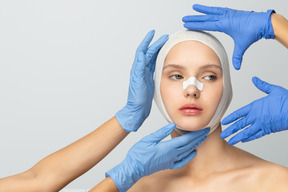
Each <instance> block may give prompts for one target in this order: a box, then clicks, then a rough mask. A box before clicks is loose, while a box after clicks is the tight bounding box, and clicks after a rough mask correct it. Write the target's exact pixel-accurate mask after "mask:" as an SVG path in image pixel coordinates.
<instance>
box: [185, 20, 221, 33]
mask: <svg viewBox="0 0 288 192" xmlns="http://www.w3.org/2000/svg"><path fill="white" fill-rule="evenodd" d="M216 22H217V21H208V22H188V23H184V27H185V28H187V29H191V30H198V31H201V30H206V31H220V32H222V31H221V29H220V28H219V27H218V25H217V24H216Z"/></svg>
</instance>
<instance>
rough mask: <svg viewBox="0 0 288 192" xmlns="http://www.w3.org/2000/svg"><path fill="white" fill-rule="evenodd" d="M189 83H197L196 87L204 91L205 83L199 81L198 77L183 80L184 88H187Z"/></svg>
mask: <svg viewBox="0 0 288 192" xmlns="http://www.w3.org/2000/svg"><path fill="white" fill-rule="evenodd" d="M189 85H195V87H197V89H199V90H200V91H202V89H203V83H201V82H200V81H198V80H197V79H196V77H190V78H189V79H187V80H186V81H184V82H183V90H185V89H186V88H187V87H188V86H189Z"/></svg>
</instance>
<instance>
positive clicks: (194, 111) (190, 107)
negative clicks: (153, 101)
mask: <svg viewBox="0 0 288 192" xmlns="http://www.w3.org/2000/svg"><path fill="white" fill-rule="evenodd" d="M179 110H180V112H181V113H182V114H184V115H198V114H200V113H202V111H203V109H202V108H201V107H199V106H198V105H196V104H195V103H188V104H186V105H183V106H182V107H180V108H179Z"/></svg>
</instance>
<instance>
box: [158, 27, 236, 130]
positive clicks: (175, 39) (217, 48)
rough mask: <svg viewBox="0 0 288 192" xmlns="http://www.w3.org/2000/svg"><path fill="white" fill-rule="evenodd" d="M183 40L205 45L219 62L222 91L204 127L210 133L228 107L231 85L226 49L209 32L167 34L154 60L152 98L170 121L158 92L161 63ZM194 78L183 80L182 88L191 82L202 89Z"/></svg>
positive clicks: (188, 31) (177, 128) (179, 128)
mask: <svg viewBox="0 0 288 192" xmlns="http://www.w3.org/2000/svg"><path fill="white" fill-rule="evenodd" d="M183 41H197V42H200V43H203V44H205V45H207V46H208V47H210V48H211V49H212V50H213V51H214V52H215V53H216V54H217V56H218V58H219V60H220V62H221V67H222V75H223V92H222V98H221V100H220V103H219V104H218V107H217V109H216V112H215V113H214V116H213V117H212V119H211V120H210V122H209V123H208V125H206V127H210V133H211V132H213V131H214V130H215V129H216V128H217V127H218V125H219V122H220V121H221V118H222V117H223V115H224V113H225V111H226V109H227V108H228V106H229V104H230V102H231V99H232V86H231V80H230V71H229V62H228V57H227V54H226V51H225V49H224V47H223V46H222V44H221V43H220V42H219V40H218V39H217V38H216V37H214V36H213V35H211V34H210V33H207V32H203V31H191V30H187V31H179V32H177V33H174V34H172V35H170V36H169V39H168V41H167V42H166V43H165V45H164V46H163V47H162V48H161V50H160V52H159V54H158V57H157V60H156V67H155V73H154V82H155V90H154V100H155V103H156V105H157V107H158V109H159V110H160V112H161V113H162V114H163V116H164V117H165V119H166V120H167V121H168V122H172V119H171V118H170V116H169V115H168V112H167V110H166V108H165V105H164V103H163V100H162V96H161V92H160V82H161V77H162V70H163V65H164V62H165V58H166V56H167V54H168V53H169V51H170V50H171V49H172V47H173V46H174V45H176V44H177V43H180V42H183ZM195 79H196V78H195V77H190V78H189V79H188V80H186V81H185V82H183V89H185V88H187V87H188V86H189V85H191V84H193V85H195V86H196V87H197V88H198V89H199V90H202V89H203V84H202V83H200V82H199V81H197V79H196V80H195ZM201 84H202V87H201V86H200V85H201ZM171 102H172V101H171ZM203 128H204V127H203ZM175 130H176V131H177V132H178V133H180V134H182V135H183V134H185V133H187V131H186V130H183V129H181V127H176V128H175Z"/></svg>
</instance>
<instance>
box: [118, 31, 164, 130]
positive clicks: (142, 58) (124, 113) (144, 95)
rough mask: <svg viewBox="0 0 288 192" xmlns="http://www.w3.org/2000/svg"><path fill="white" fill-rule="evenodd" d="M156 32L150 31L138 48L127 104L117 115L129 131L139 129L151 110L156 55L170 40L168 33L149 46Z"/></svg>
mask: <svg viewBox="0 0 288 192" xmlns="http://www.w3.org/2000/svg"><path fill="white" fill-rule="evenodd" d="M154 33H155V31H154V30H152V31H150V32H149V33H148V34H147V35H146V37H145V38H144V40H143V41H142V42H141V44H140V45H139V47H138V48H137V51H136V56H135V60H134V63H133V66H132V69H131V72H130V83H129V93H128V99H127V104H126V106H125V107H123V108H122V109H121V110H120V111H118V112H117V113H116V115H115V116H116V118H117V120H118V121H119V123H120V125H121V126H122V127H123V129H124V130H125V131H127V132H131V131H137V130H138V128H139V127H140V126H141V125H142V123H143V122H144V120H145V119H146V118H147V117H148V115H149V113H150V110H151V105H152V99H153V93H154V80H153V73H154V71H155V63H156V57H157V55H158V52H159V50H160V48H161V47H162V46H163V45H164V43H165V42H166V41H167V40H168V35H163V36H162V37H160V38H159V39H158V40H157V41H156V42H155V43H153V44H152V45H151V46H150V47H148V46H149V44H150V42H151V41H152V39H153V36H154Z"/></svg>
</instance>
